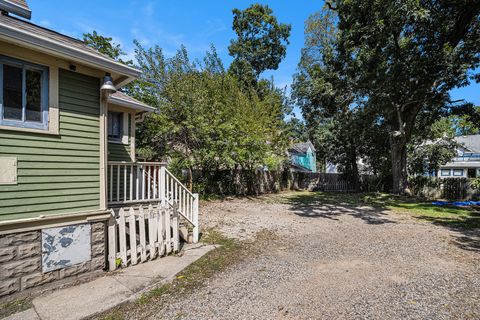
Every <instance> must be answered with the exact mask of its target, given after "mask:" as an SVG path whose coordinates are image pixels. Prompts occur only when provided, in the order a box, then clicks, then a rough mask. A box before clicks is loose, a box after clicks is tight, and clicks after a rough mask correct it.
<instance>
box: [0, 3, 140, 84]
mask: <svg viewBox="0 0 480 320" xmlns="http://www.w3.org/2000/svg"><path fill="white" fill-rule="evenodd" d="M0 1H1V0H0ZM0 38H1V39H3V40H7V41H12V40H14V42H15V43H17V44H19V45H21V46H22V45H23V46H25V45H27V46H28V47H30V48H32V49H34V50H39V51H42V52H45V53H49V54H51V55H54V56H58V57H61V58H64V59H65V60H67V61H68V60H72V59H73V60H75V61H78V62H80V63H82V64H85V65H87V66H90V67H94V68H97V69H101V70H106V71H110V72H113V73H118V74H121V75H126V76H128V77H129V78H130V79H131V81H132V80H134V79H136V78H138V77H139V76H140V74H141V71H140V70H137V69H135V68H132V67H129V66H127V65H124V64H122V63H120V62H116V61H113V60H110V59H108V58H106V57H102V56H99V55H96V54H93V53H90V52H87V51H84V50H81V49H79V48H75V47H71V46H68V45H66V44H63V43H60V42H58V41H53V40H51V39H49V38H45V37H42V36H38V35H35V34H32V33H29V32H26V31H23V30H19V29H16V28H12V27H10V26H6V25H0Z"/></svg>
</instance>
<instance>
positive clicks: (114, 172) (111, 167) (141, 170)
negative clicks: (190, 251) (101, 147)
mask: <svg viewBox="0 0 480 320" xmlns="http://www.w3.org/2000/svg"><path fill="white" fill-rule="evenodd" d="M107 174H108V189H109V190H108V192H107V196H108V203H109V205H123V204H133V203H145V202H159V203H162V204H164V205H167V204H168V205H170V206H173V205H177V207H178V213H179V214H180V215H181V216H182V217H183V218H184V219H185V220H186V221H187V222H188V223H190V224H191V225H192V226H193V231H194V232H193V237H194V241H196V240H198V204H199V203H198V202H199V197H198V194H194V193H192V192H191V191H190V190H188V188H187V187H186V186H185V185H184V184H183V183H182V182H180V180H178V178H177V177H175V176H174V175H173V174H172V173H171V172H170V171H169V170H168V169H167V168H166V163H165V162H127V161H108V172H107Z"/></svg>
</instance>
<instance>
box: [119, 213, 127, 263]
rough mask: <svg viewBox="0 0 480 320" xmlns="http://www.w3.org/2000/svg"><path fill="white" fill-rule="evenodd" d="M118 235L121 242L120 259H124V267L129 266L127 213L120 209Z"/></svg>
mask: <svg viewBox="0 0 480 320" xmlns="http://www.w3.org/2000/svg"><path fill="white" fill-rule="evenodd" d="M118 233H119V241H120V258H121V259H122V266H127V237H126V230H125V211H124V210H123V208H120V211H119V218H118Z"/></svg>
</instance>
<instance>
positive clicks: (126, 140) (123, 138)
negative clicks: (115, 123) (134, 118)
mask: <svg viewBox="0 0 480 320" xmlns="http://www.w3.org/2000/svg"><path fill="white" fill-rule="evenodd" d="M108 112H109V113H120V114H121V115H122V124H121V130H122V132H121V138H120V139H112V138H111V137H108V142H111V143H118V144H129V143H130V141H129V134H128V132H129V128H128V118H129V113H127V112H122V111H116V110H109V111H108ZM108 124H109V121H108V115H107V126H108ZM107 136H108V128H107Z"/></svg>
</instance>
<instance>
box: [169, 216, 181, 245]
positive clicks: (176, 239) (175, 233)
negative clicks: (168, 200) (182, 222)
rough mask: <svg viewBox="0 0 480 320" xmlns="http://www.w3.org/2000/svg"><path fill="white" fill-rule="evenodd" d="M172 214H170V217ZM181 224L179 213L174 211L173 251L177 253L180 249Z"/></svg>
mask: <svg viewBox="0 0 480 320" xmlns="http://www.w3.org/2000/svg"><path fill="white" fill-rule="evenodd" d="M169 215H170V214H168V216H169ZM179 227H180V226H179V224H178V211H177V210H175V208H174V209H173V214H172V229H173V251H175V252H177V251H178V250H179V247H180V243H179V242H180V236H179V232H178V229H179Z"/></svg>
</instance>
